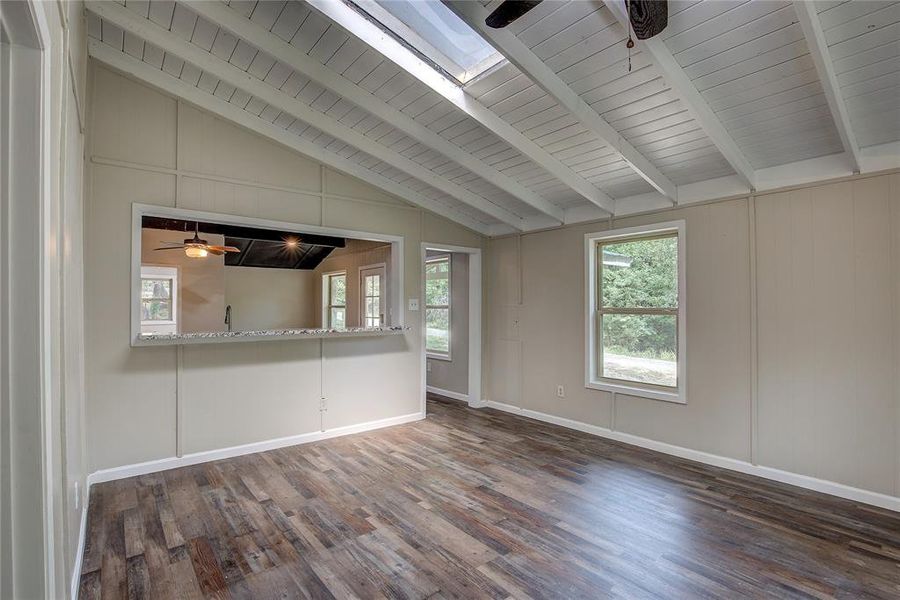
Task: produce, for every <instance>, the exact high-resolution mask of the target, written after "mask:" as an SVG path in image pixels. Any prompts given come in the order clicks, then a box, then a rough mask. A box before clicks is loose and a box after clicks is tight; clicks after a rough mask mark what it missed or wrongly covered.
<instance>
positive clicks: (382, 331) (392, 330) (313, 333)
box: [135, 325, 409, 346]
mask: <svg viewBox="0 0 900 600" xmlns="http://www.w3.org/2000/svg"><path fill="white" fill-rule="evenodd" d="M404 331H409V327H402V326H399V325H394V326H390V327H347V328H345V329H318V328H314V329H264V330H257V331H205V332H198V333H142V334H140V335H139V336H138V337H137V339H136V340H135V345H138V346H141V345H148V346H149V345H157V344H197V343H210V342H217V341H222V342H225V341H251V340H252V341H258V340H267V339H284V338H329V337H367V336H379V335H394V334H398V333H403V332H404Z"/></svg>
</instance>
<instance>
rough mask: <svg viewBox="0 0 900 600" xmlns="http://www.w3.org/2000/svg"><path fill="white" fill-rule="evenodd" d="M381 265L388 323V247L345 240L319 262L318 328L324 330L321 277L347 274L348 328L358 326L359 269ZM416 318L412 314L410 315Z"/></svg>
mask: <svg viewBox="0 0 900 600" xmlns="http://www.w3.org/2000/svg"><path fill="white" fill-rule="evenodd" d="M381 263H384V266H385V276H384V284H385V286H386V287H385V297H384V310H385V319H386V320H387V322H388V324H390V322H391V317H390V315H389V312H388V311H389V310H390V308H391V306H393V304H392V303H391V298H392V296H391V294H393V293H395V292H394V291H393V290H391V285H390V284H391V246H390V245H389V244H388V245H385V243H384V242H374V241H370V240H347V245H346V246H345V247H344V248H337V249H335V250H334V251H332V253H331V254H329V255H328V258H326V259H325V260H323V261H322V262H321V263H319V266H318V267H316V269H315V271H314V273H315V286H316V292H315V300H316V308H315V319H316V324H317V327H324V326H325V325H324V324H323V323H322V321H323V320H324V313H323V312H322V299H323V294H322V275H324V274H325V273H331V272H334V271H345V272H346V273H347V327H360V326H361V325H360V322H361V319H360V316H361V308H360V307H361V304H362V303H361V296H360V294H361V290H360V282H359V270H360V268H361V267H368V266H370V265H377V264H381ZM413 316H415V315H413Z"/></svg>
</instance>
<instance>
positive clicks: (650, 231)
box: [584, 220, 687, 404]
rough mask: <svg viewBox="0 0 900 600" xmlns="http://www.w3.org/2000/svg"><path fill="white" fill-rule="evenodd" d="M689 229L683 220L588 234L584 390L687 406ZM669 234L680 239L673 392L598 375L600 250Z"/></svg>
mask: <svg viewBox="0 0 900 600" xmlns="http://www.w3.org/2000/svg"><path fill="white" fill-rule="evenodd" d="M685 229H686V228H685V222H684V221H683V220H680V221H667V222H665V223H654V224H651V225H641V226H638V227H626V228H623V229H612V230H609V231H600V232H596V233H588V234H585V236H584V267H585V274H584V277H585V279H584V283H585V285H584V290H585V302H584V305H585V321H584V325H585V349H584V365H585V366H584V373H585V377H584V386H585V387H586V388H589V389H593V390H602V391H605V392H612V393H619V394H627V395H629V396H638V397H641V398H650V399H653V400H663V401H666V402H675V403H678V404H686V403H687V377H686V374H687V335H686V332H687V319H686V318H685V317H686V314H687V285H686V282H687V270H686V268H685V265H686V262H687V260H686V257H687V252H686V245H685ZM667 233H668V234H671V233H675V234H676V235H677V247H678V310H677V314H678V328H677V336H678V340H677V345H678V358H677V361H678V362H677V378H678V387H676V388H674V389H672V390H671V391H669V389H666V388H662V387H661V386H654V385H650V384H641V383H637V382H625V381H622V380H613V379H606V378H603V377H601V376H600V373H598V370H599V361H598V360H597V358H598V356H599V350H600V349H599V347H598V344H599V337H600V335H599V330H598V327H599V320H598V318H597V314H598V311H599V298H598V290H599V286H598V285H597V283H598V282H597V275H598V265H597V256H598V253H597V246H598V245H599V244H600V243H601V242H602V243H608V242H610V241H626V240H628V239H631V238H635V239H639V238H645V237H648V236H653V235H664V234H667Z"/></svg>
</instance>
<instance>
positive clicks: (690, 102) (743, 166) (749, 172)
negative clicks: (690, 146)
mask: <svg viewBox="0 0 900 600" xmlns="http://www.w3.org/2000/svg"><path fill="white" fill-rule="evenodd" d="M604 2H605V4H606V6H607V8H609V10H610V11H611V12H612V14H613V15H614V16H615V17H616V20H617V21H619V24H620V25H621V26H622V27H624V28H625V29H626V30H627V29H628V28H629V19H628V15H627V13H626V12H625V1H624V0H604ZM635 43H636V44H638V45H639V47H640V49H641V51H643V52H646V53H647V55H648V56H649V57H650V60H651V61H652V62H653V64H654V65H655V66H656V68H657V69H658V70H659V72H660V75H662V77H663V79H664V80H665V81H666V83H667V84H668V86H669V87H670V88H672V91H673V92H675V94H676V95H677V96H678V97H679V98H680V99H681V101H682V102H683V103H684V106H685V108H687V110H688V112H689V113H690V114H691V116H692V117H694V119H695V120H696V121H697V123H698V124H699V125H700V127H702V128H703V131H704V132H706V135H707V137H709V139H710V140H711V141H712V143H713V144H714V145H715V146H716V148H718V149H719V152H721V153H722V156H724V157H725V160H727V161H728V164H730V165H731V168H732V169H734V171H735V173H737V174H738V176H739V177H740V178H741V179H742V180H743V181H744V183H746V184H747V185H748V186H749V187H750V189H755V187H756V175H755V172H754V169H753V167H752V166H751V165H750V162H749V161H748V160H747V158H746V157H745V156H744V153H743V152H741V150H740V148H738V145H737V144H736V143H735V141H734V139H733V138H732V137H731V135H730V134H729V133H728V131H726V129H725V126H724V125H722V123H721V121H719V118H718V117H717V116H716V114H715V113H714V112H713V110H712V109H711V108H710V107H709V105H708V104H707V103H706V100H704V99H703V96H701V95H700V92H699V91H697V88H696V86H694V84H693V82H692V81H691V80H690V78H689V77H688V76H687V74H686V73H685V72H684V70H683V69H682V68H681V65H679V64H678V62H677V61H676V60H675V57H674V56H672V53H671V52H670V51H669V49H668V48H667V47H666V44H665V42H663V41H662V40H661V39H660V38H659V36H657V37H653V38H650V39H647V40H635Z"/></svg>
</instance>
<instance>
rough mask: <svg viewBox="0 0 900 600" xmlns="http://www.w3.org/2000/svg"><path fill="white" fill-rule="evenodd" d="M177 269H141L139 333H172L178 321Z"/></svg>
mask: <svg viewBox="0 0 900 600" xmlns="http://www.w3.org/2000/svg"><path fill="white" fill-rule="evenodd" d="M177 297H178V269H177V268H176V267H152V266H142V267H141V331H142V332H143V333H174V332H175V329H176V325H177V321H178V304H177V302H176V300H177Z"/></svg>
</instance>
